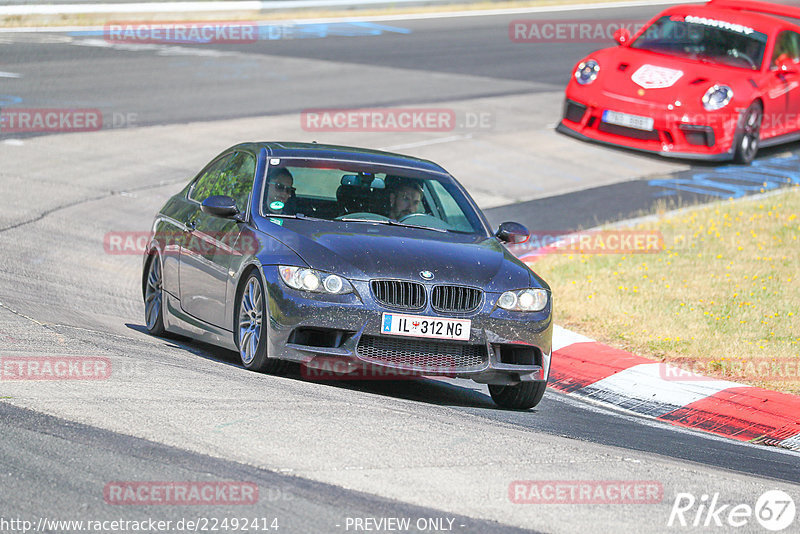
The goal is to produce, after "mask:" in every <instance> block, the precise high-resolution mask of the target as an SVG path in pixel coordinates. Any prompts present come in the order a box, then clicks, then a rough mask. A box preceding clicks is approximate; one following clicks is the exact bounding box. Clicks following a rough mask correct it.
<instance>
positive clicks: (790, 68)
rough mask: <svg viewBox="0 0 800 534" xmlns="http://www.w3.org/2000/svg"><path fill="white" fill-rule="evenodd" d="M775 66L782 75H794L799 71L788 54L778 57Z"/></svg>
mask: <svg viewBox="0 0 800 534" xmlns="http://www.w3.org/2000/svg"><path fill="white" fill-rule="evenodd" d="M775 66H776V67H778V72H779V73H781V74H793V73H795V72H797V71H798V65H797V63H795V62H794V61H792V58H790V57H789V56H788V55H787V54H781V55H780V56H778V60H777V61H775Z"/></svg>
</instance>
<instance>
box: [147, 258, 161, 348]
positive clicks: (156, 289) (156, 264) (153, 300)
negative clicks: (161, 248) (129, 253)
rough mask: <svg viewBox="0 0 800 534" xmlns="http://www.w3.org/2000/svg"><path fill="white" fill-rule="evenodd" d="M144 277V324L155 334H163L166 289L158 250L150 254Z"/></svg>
mask: <svg viewBox="0 0 800 534" xmlns="http://www.w3.org/2000/svg"><path fill="white" fill-rule="evenodd" d="M145 269H146V270H145V279H144V324H145V326H146V328H147V331H148V332H149V333H150V334H151V335H153V336H163V335H164V334H165V333H166V329H165V328H164V291H163V288H162V286H163V282H164V279H163V274H162V273H163V271H162V269H161V258H160V257H159V255H158V253H157V252H154V253H153V254H151V255H150V261H148V262H147V267H146V268H145Z"/></svg>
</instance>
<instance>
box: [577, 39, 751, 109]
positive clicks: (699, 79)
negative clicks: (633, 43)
mask: <svg viewBox="0 0 800 534" xmlns="http://www.w3.org/2000/svg"><path fill="white" fill-rule="evenodd" d="M588 57H591V58H594V59H595V60H597V62H598V63H599V64H600V75H599V76H598V77H597V80H596V81H595V82H594V84H597V86H598V87H597V89H599V90H600V91H602V92H603V93H604V94H606V95H607V96H611V97H615V98H617V99H619V98H627V99H630V101H631V102H638V103H649V104H663V105H664V106H667V105H669V104H673V103H674V102H675V101H676V100H682V101H683V102H684V104H685V105H688V106H690V107H695V106H699V105H700V102H701V100H700V99H701V98H702V96H703V95H704V94H705V92H706V91H707V90H708V88H709V87H711V86H712V85H714V84H717V83H721V84H726V85H729V86H731V87H732V88H733V89H734V93H737V91H736V89H737V87H739V86H740V85H741V84H742V83H747V80H748V79H752V78H754V77H756V76H757V75H758V73H757V72H756V71H748V70H746V69H741V68H736V67H730V66H726V65H718V64H712V63H700V62H698V61H696V60H692V59H689V58H681V57H676V56H669V55H664V54H657V53H654V52H650V51H647V50H637V49H634V48H627V47H625V48H623V47H616V48H607V49H604V50H600V51H598V52H597V53H595V54H592V55H591V56H588ZM594 84H593V85H594Z"/></svg>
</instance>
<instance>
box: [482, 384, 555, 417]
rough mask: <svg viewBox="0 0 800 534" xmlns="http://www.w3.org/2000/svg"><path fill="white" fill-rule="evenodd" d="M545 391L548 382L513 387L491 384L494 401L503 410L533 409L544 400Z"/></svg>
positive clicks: (490, 389) (490, 390)
mask: <svg viewBox="0 0 800 534" xmlns="http://www.w3.org/2000/svg"><path fill="white" fill-rule="evenodd" d="M545 389H547V382H546V381H539V382H520V383H519V384H515V385H513V386H499V385H494V384H489V394H490V395H491V396H492V400H493V401H494V402H495V403H496V404H497V405H498V406H500V407H501V408H508V409H510V410H527V409H529V408H533V407H534V406H536V405H537V404H539V401H541V400H542V397H543V396H544V390H545Z"/></svg>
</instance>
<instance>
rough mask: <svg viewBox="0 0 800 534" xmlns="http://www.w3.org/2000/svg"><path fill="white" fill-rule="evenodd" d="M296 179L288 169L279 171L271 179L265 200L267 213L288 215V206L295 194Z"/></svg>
mask: <svg viewBox="0 0 800 534" xmlns="http://www.w3.org/2000/svg"><path fill="white" fill-rule="evenodd" d="M293 184H294V177H293V176H292V173H290V172H289V171H288V170H287V169H279V170H278V171H277V172H275V174H273V175H272V176H270V177H269V186H268V190H267V194H266V195H265V196H266V198H265V199H264V200H265V201H264V211H265V212H266V213H286V211H285V209H286V204H287V202H289V200H290V199H291V198H292V196H293V195H294V192H295V188H294V187H292V185H293Z"/></svg>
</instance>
